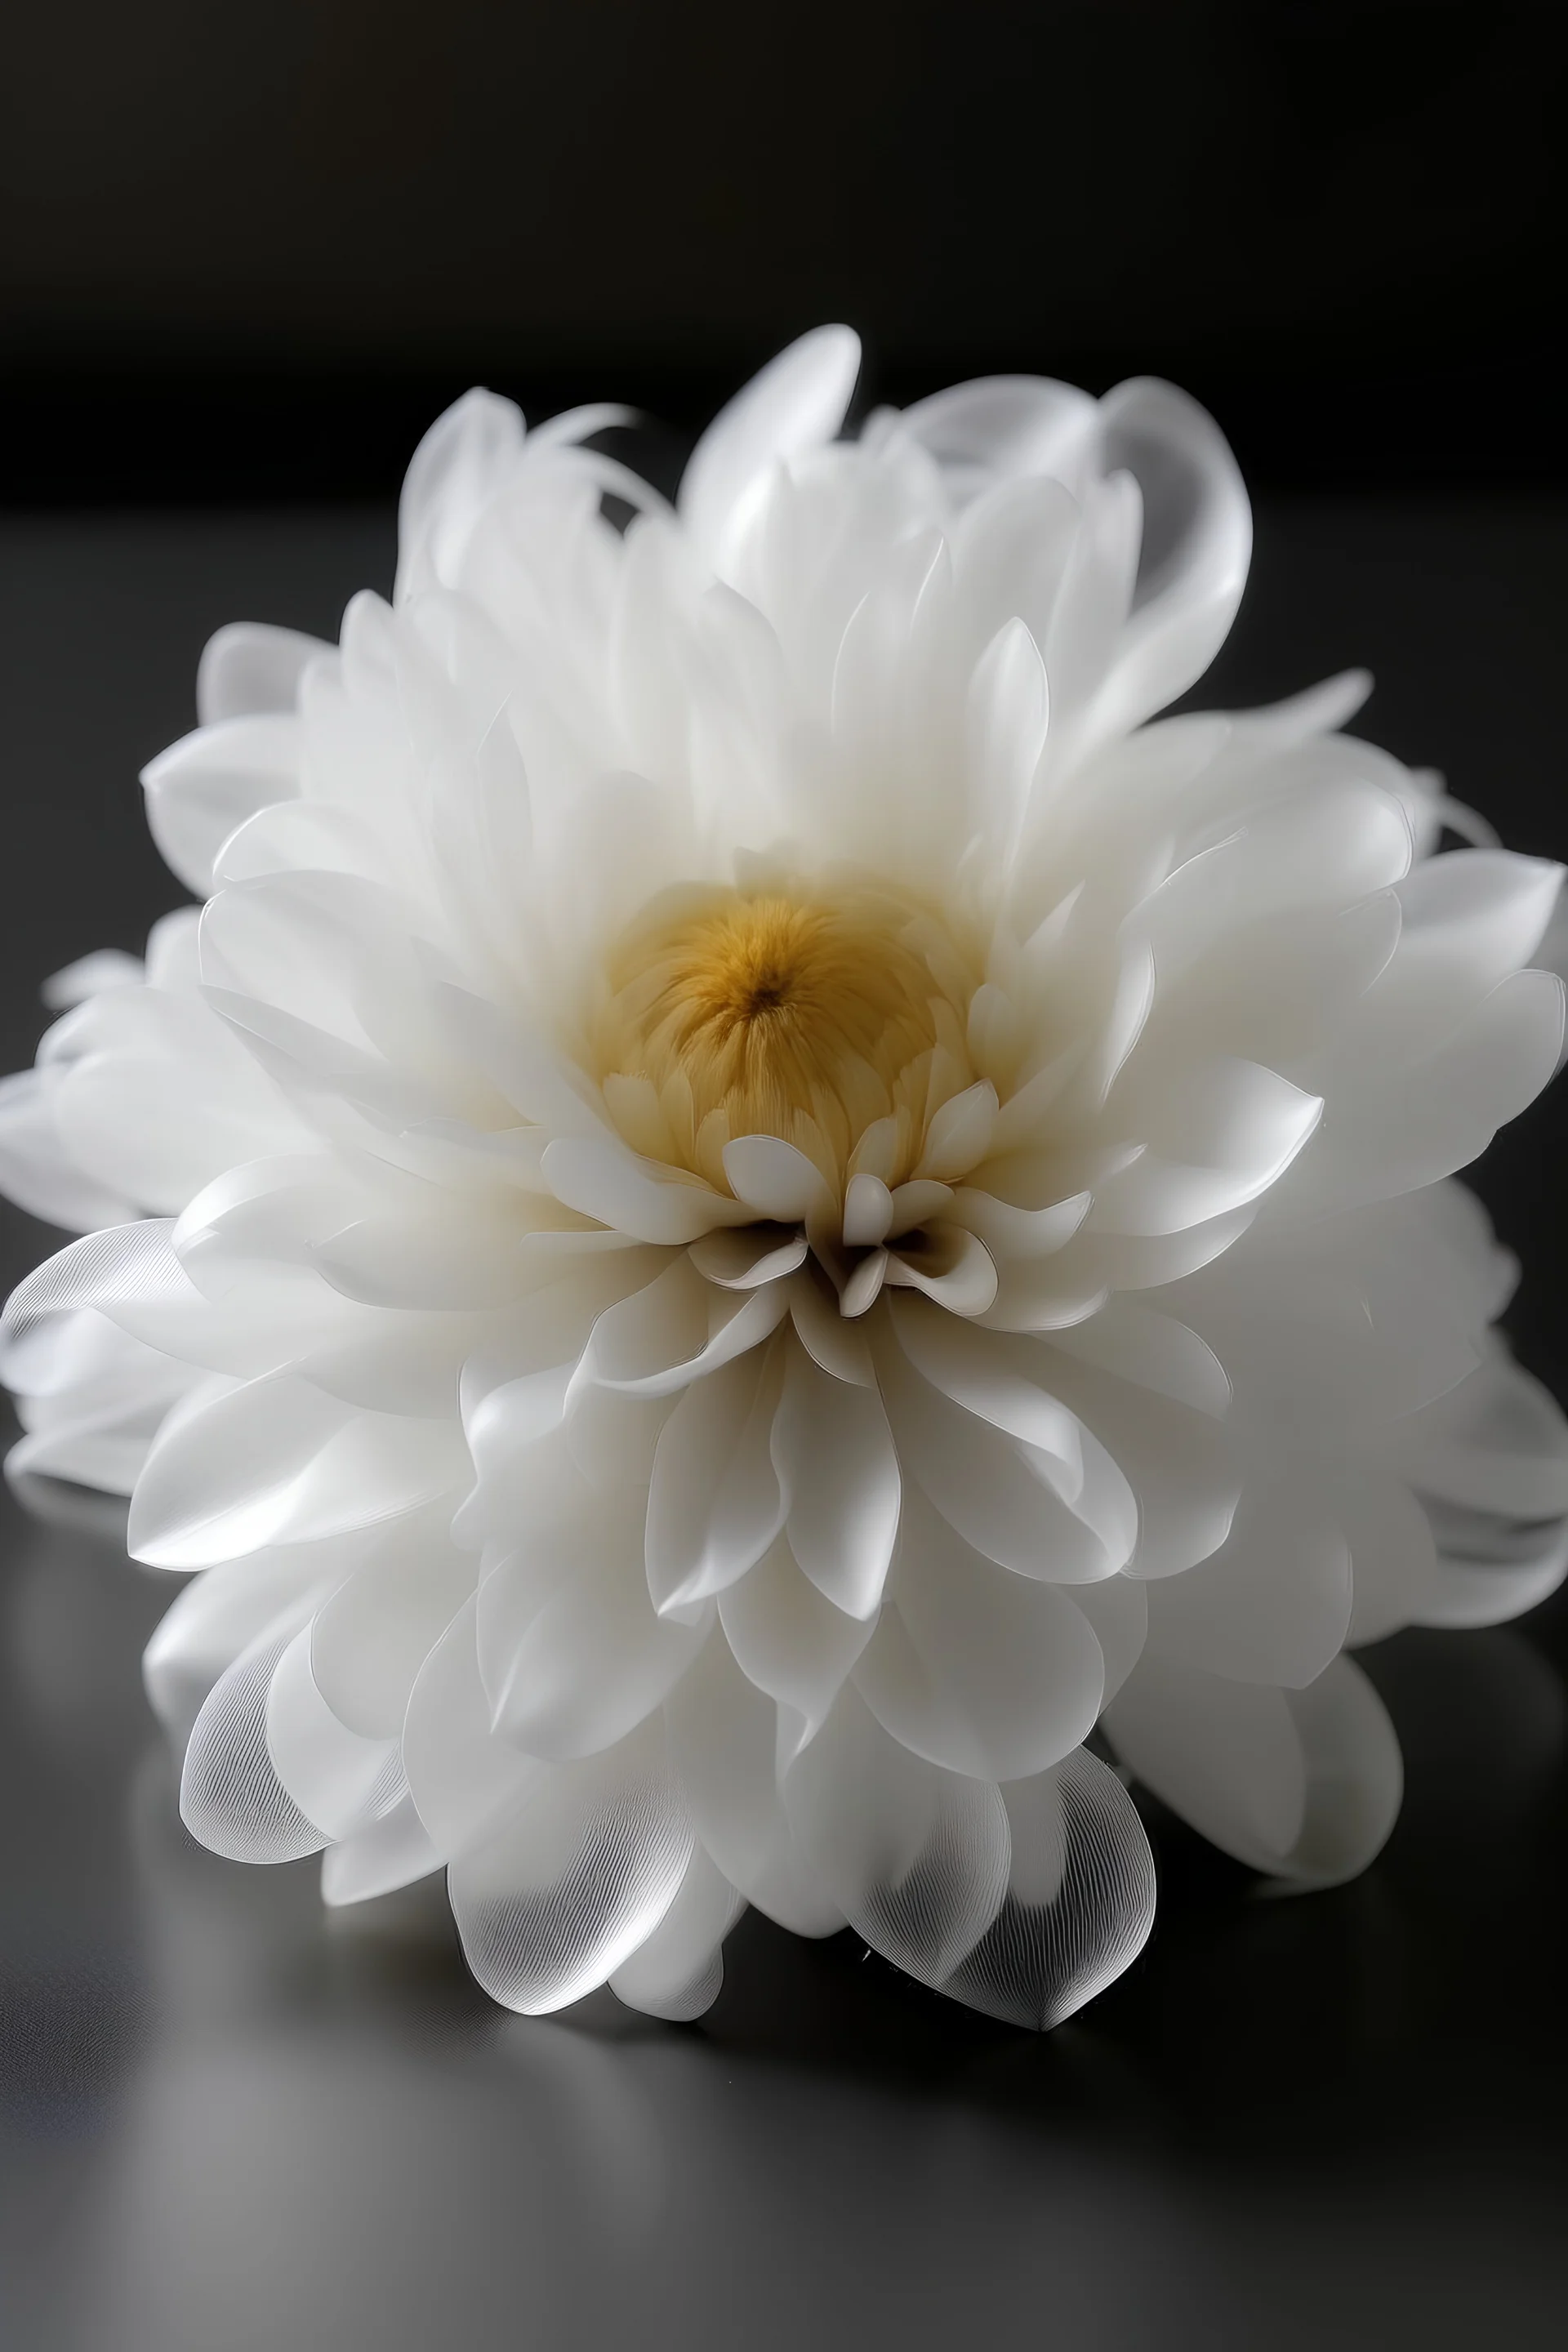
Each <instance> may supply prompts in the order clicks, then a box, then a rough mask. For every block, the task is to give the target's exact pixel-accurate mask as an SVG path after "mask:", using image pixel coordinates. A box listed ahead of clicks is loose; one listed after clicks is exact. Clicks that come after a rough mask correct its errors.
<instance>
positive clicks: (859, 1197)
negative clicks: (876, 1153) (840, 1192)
mask: <svg viewBox="0 0 1568 2352" xmlns="http://www.w3.org/2000/svg"><path fill="white" fill-rule="evenodd" d="M892 1222H893V1196H892V1194H891V1193H890V1192H889V1190H888V1188H887V1186H886V1185H885V1184H884V1183H883V1181H882V1180H881V1178H880V1177H879V1176H873V1175H871V1174H869V1173H868V1171H866V1170H864V1169H862V1170H861V1171H860V1172H859V1174H858V1175H856V1176H851V1178H850V1179H849V1182H848V1185H847V1188H846V1191H845V1194H844V1246H845V1247H846V1249H875V1248H876V1246H877V1244H879V1242H883V1241H886V1239H887V1237H888V1234H889V1229H890V1228H891V1225H892Z"/></svg>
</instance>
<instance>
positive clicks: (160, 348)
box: [0, 0, 1568, 499]
mask: <svg viewBox="0 0 1568 2352" xmlns="http://www.w3.org/2000/svg"><path fill="white" fill-rule="evenodd" d="M1557 13H1558V12H1556V11H1555V10H1553V9H1552V8H1551V7H1549V6H1547V5H1545V0H1264V5H1258V0H751V5H745V6H741V5H736V0H246V5H244V6H233V5H230V6H214V5H212V0H137V5H134V6H131V7H128V6H126V5H124V0H52V5H48V6H31V7H26V8H16V9H13V10H12V11H11V12H10V15H9V18H8V21H7V26H6V41H5V71H4V75H3V77H0V493H3V494H5V495H7V496H10V497H12V498H32V499H60V498H74V499H83V498H98V497H103V496H110V497H113V496H123V495H126V494H127V493H128V492H135V493H138V494H140V495H142V496H144V497H152V496H158V497H163V496H167V495H169V494H171V493H177V494H179V495H182V496H187V497H192V496H206V497H211V496H227V497H235V496H239V495H245V494H255V493H257V492H258V491H265V492H266V493H267V494H268V495H284V496H287V495H290V494H292V495H299V494H300V492H301V491H304V490H310V491H312V492H316V493H320V494H321V495H323V496H342V495H343V494H344V493H345V492H351V493H352V492H354V491H365V492H378V491H382V490H386V489H390V488H392V487H393V485H394V484H395V480H396V476H397V471H398V468H399V467H400V466H401V464H402V462H403V460H404V457H405V455H406V452H407V449H408V447H409V446H411V443H412V440H413V437H414V435H415V434H416V432H417V431H418V430H419V429H420V427H421V426H422V425H423V424H424V423H425V421H426V419H427V418H428V417H429V416H430V415H434V414H435V413H436V411H437V409H438V408H439V407H441V406H444V405H445V404H446V402H447V400H448V399H450V398H452V397H453V396H454V395H455V394H457V393H458V392H460V391H462V390H463V389H464V388H465V387H466V386H467V385H468V383H473V382H476V381H486V382H490V383H495V384H496V385H497V386H498V388H499V389H501V390H505V391H512V390H521V391H523V392H526V393H527V394H530V396H531V397H533V398H535V399H537V400H538V401H540V402H541V403H542V404H543V405H545V406H547V407H559V406H563V405H564V404H566V403H567V401H568V400H570V399H574V398H579V397H589V398H595V399H602V398H604V397H605V396H606V394H615V395H616V396H618V397H621V398H624V399H630V400H636V401H639V402H641V403H643V404H645V405H647V406H648V407H650V408H651V409H652V410H654V411H655V412H656V413H658V415H664V416H667V417H668V418H670V419H671V420H672V421H673V422H675V423H676V424H678V425H682V426H687V427H691V426H695V425H697V424H698V423H700V420H701V417H702V415H704V414H705V413H707V412H708V411H710V409H711V408H712V407H713V406H714V405H716V404H717V402H718V400H719V399H720V398H721V396H722V394H723V393H724V391H725V390H726V389H728V388H729V387H730V386H731V384H733V383H735V382H737V381H738V380H739V379H740V378H741V377H742V375H744V374H745V373H749V372H750V370H751V369H752V367H754V366H755V365H756V364H757V363H758V362H760V361H761V360H762V359H763V358H764V357H765V356H766V354H767V353H768V352H770V351H771V350H773V348H775V347H776V346H777V345H778V344H779V343H781V342H783V341H786V340H787V339H788V338H789V337H790V336H791V335H795V334H798V333H799V332H801V331H802V330H803V329H805V328H806V327H809V326H812V325H815V324H816V322H817V320H820V319H823V318H828V317H845V318H848V319H850V320H853V321H854V322H855V324H856V325H858V327H859V328H861V330H862V331H864V333H865V335H866V337H867V341H868V348H869V351H870V353H871V364H872V369H873V381H874V383H875V384H876V386H877V388H878V389H879V391H880V392H881V393H883V394H885V395H886V396H888V397H889V398H893V399H898V400H902V399H904V398H905V397H907V396H908V395H909V394H910V393H911V392H912V391H914V390H916V389H917V388H929V387H930V386H931V384H933V383H942V382H952V381H956V380H957V379H958V378H959V377H961V376H963V375H964V374H971V373H981V372H984V371H986V370H989V369H997V368H1000V369H1015V368H1034V369H1039V370H1043V371H1045V372H1047V373H1057V374H1062V375H1066V376H1068V377H1069V378H1070V379H1071V380H1072V381H1074V382H1075V383H1086V384H1089V386H1090V387H1091V388H1092V389H1094V390H1096V391H1099V390H1102V389H1103V388H1104V387H1105V386H1106V385H1107V384H1109V383H1112V382H1114V381H1115V380H1116V379H1117V378H1118V377H1119V376H1121V375H1124V374H1128V373H1135V372H1138V371H1141V370H1152V371H1154V372H1156V373H1163V374H1168V375H1173V376H1175V377H1178V378H1179V379H1180V380H1181V381H1182V382H1183V383H1186V384H1188V385H1189V386H1190V387H1191V388H1192V390H1193V391H1194V392H1195V393H1196V394H1198V395H1199V396H1200V397H1201V398H1204V399H1206V400H1207V401H1208V403H1209V404H1210V405H1211V406H1213V407H1215V409H1216V410H1218V411H1220V412H1221V413H1223V414H1224V415H1225V417H1226V423H1227V426H1228V429H1229V431H1230V433H1231V434H1232V436H1234V438H1235V440H1236V444H1237V448H1238V450H1239V452H1240V455H1241V457H1242V460H1243V463H1244V464H1245V466H1246V467H1247V473H1248V476H1249V478H1252V479H1255V480H1266V481H1268V482H1271V483H1284V484H1301V483H1307V482H1310V483H1313V484H1320V485H1323V486H1332V485H1335V484H1341V483H1344V482H1346V481H1349V480H1352V479H1353V480H1355V481H1356V482H1358V483H1363V484H1367V485H1373V486H1375V485H1379V484H1386V483H1390V482H1394V481H1400V482H1414V481H1421V482H1426V483H1431V484H1448V485H1451V484H1453V483H1454V482H1456V481H1458V480H1465V481H1468V482H1472V483H1475V484H1477V485H1485V484H1488V483H1491V482H1495V481H1497V480H1499V479H1501V478H1508V479H1509V480H1510V481H1512V482H1514V483H1516V484H1518V485H1521V486H1527V487H1530V488H1534V487H1536V486H1538V485H1539V483H1540V481H1541V479H1542V473H1543V469H1549V470H1550V471H1551V473H1552V475H1553V477H1554V478H1556V479H1557V480H1558V481H1562V480H1563V435H1562V429H1561V426H1562V420H1561V415H1560V400H1559V392H1558V386H1559V378H1558V376H1557V373H1556V371H1555V369H1554V367H1553V366H1552V350H1553V345H1554V341H1555V338H1556V333H1557V328H1558V320H1557V311H1558V309H1559V307H1560V306H1559V300H1558V296H1559V292H1560V289H1561V286H1562V283H1563V274H1564V264H1565V262H1568V250H1565V247H1568V239H1565V237H1564V208H1563V142H1562V140H1561V138H1560V137H1559V136H1557V135H1556V134H1557V130H1558V126H1559V125H1560V123H1561V121H1562V115H1563V95H1564V93H1563V82H1562V77H1561V73H1560V70H1559V69H1558V68H1557V67H1556V64H1555V60H1554V58H1553V56H1552V32H1553V30H1554V27H1555V19H1556V16H1557Z"/></svg>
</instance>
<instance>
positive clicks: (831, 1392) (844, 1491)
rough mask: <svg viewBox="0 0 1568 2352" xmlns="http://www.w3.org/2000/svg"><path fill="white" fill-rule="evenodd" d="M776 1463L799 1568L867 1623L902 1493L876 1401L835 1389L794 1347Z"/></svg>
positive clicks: (838, 1384)
mask: <svg viewBox="0 0 1568 2352" xmlns="http://www.w3.org/2000/svg"><path fill="white" fill-rule="evenodd" d="M773 1461H774V1464H775V1465H776V1466H777V1469H778V1474H779V1477H780V1480H781V1482H782V1484H783V1486H784V1493H785V1495H786V1496H787V1497H788V1501H789V1517H788V1522H787V1525H788V1532H789V1540H790V1548H791V1549H792V1550H793V1552H794V1554H795V1559H797V1560H798V1561H799V1563H800V1566H801V1568H802V1569H803V1570H804V1571H805V1574H806V1575H807V1576H808V1577H809V1578H810V1579H811V1580H812V1582H813V1584H815V1585H816V1588H817V1590H818V1591H820V1592H822V1593H823V1594H824V1595H825V1596H826V1599H827V1600H829V1601H832V1602H833V1604H834V1606H835V1607H836V1608H838V1609H842V1610H844V1611H846V1612H847V1614H848V1615H849V1616H851V1617H860V1618H866V1617H869V1616H871V1615H872V1614H873V1613H874V1612H875V1610H876V1607H877V1603H878V1601H879V1599H880V1597H881V1591H882V1584H883V1580H884V1579H885V1578H886V1576H887V1573H888V1563H889V1560H890V1559H891V1558H892V1552H893V1538H894V1536H895V1534H896V1532H897V1529H898V1524H899V1497H900V1477H899V1465H898V1460H897V1457H896V1455H895V1454H894V1451H893V1441H892V1437H891V1434H890V1433H889V1428H888V1417H887V1414H886V1413H885V1412H883V1410H882V1403H881V1400H880V1398H879V1396H878V1395H877V1393H876V1391H874V1390H871V1389H862V1388H850V1387H848V1386H847V1385H846V1384H845V1383H844V1382H843V1381H835V1380H834V1379H833V1378H832V1377H831V1375H830V1374H828V1373H826V1372H824V1371H823V1370H821V1369H820V1367H819V1366H818V1365H817V1364H816V1363H815V1362H813V1360H812V1359H811V1358H810V1357H809V1356H808V1355H807V1354H806V1352H805V1349H802V1348H794V1347H792V1348H791V1349H790V1350H789V1358H788V1363H787V1367H786V1370H785V1372H784V1395H783V1398H782V1400H781V1402H780V1404H779V1409H778V1413H777V1415H776V1417H775V1419H774V1422H773Z"/></svg>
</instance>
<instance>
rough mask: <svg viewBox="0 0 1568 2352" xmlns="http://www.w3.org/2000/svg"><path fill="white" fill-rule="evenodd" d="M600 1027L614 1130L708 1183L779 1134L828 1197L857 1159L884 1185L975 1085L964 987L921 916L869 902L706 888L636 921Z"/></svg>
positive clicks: (850, 894)
mask: <svg viewBox="0 0 1568 2352" xmlns="http://www.w3.org/2000/svg"><path fill="white" fill-rule="evenodd" d="M610 978H611V994H610V998H609V1002H608V1003H607V1006H606V1007H605V1013H604V1016H603V1019H602V1022H601V1026H600V1034H599V1040H598V1058H599V1066H600V1070H601V1073H602V1083H603V1085H604V1090H605V1100H606V1103H607V1104H608V1107H609V1109H610V1112H611V1115H612V1117H613V1118H615V1119H616V1124H617V1125H618V1126H619V1128H620V1129H621V1131H622V1133H623V1134H624V1135H625V1136H626V1139H627V1141H628V1142H630V1143H631V1144H632V1145H633V1146H634V1148H635V1149H637V1150H639V1151H642V1152H644V1153H646V1154H647V1156H649V1157H651V1158H655V1159H658V1160H665V1161H667V1162H668V1163H670V1164H673V1165H677V1166H680V1167H684V1168H686V1169H689V1171H691V1172H692V1173H693V1174H696V1175H699V1176H701V1177H703V1178H705V1179H706V1180H707V1181H710V1182H713V1183H716V1184H722V1183H723V1181H724V1178H723V1169H722V1153H723V1150H724V1147H725V1145H726V1144H727V1143H728V1142H730V1141H731V1139H733V1138H735V1137H738V1136H743V1135H770V1136H776V1137H778V1138H779V1139H782V1140H783V1141H784V1142H787V1143H790V1144H793V1145H794V1146H795V1148H796V1149H797V1150H801V1151H803V1152H805V1155H806V1157H807V1158H808V1159H810V1160H812V1161H813V1162H814V1164H815V1165H816V1168H817V1169H818V1170H819V1171H820V1173H821V1174H822V1176H823V1177H824V1179H825V1181H826V1183H827V1184H828V1185H829V1187H830V1188H831V1190H832V1191H833V1192H835V1193H836V1194H837V1196H838V1197H839V1198H840V1199H842V1197H843V1193H844V1190H845V1187H846V1186H847V1183H848V1181H849V1180H850V1177H851V1176H852V1174H853V1173H854V1172H855V1168H856V1165H857V1163H858V1156H859V1157H860V1158H862V1159H863V1158H864V1157H865V1156H866V1152H867V1151H868V1150H869V1152H870V1154H871V1155H872V1157H873V1158H874V1160H875V1166H876V1172H877V1174H878V1175H879V1177H880V1178H881V1180H882V1181H884V1182H889V1183H894V1184H896V1183H899V1182H901V1181H904V1180H905V1179H907V1178H908V1177H909V1176H910V1175H911V1174H912V1173H913V1171H914V1170H915V1168H916V1166H917V1165H918V1163H919V1160H920V1158H921V1150H922V1148H923V1144H924V1139H925V1136H926V1132H927V1129H928V1128H929V1125H930V1122H931V1118H932V1117H933V1116H934V1114H935V1112H936V1111H937V1110H938V1109H939V1108H941V1106H942V1103H943V1102H944V1101H947V1100H949V1099H951V1097H952V1095H953V1094H955V1093H957V1092H960V1091H962V1089H963V1088H964V1087H967V1086H968V1085H970V1084H971V1083H972V1082H973V1069H972V1067H971V1064H970V1057H969V1053H968V1048H967V1044H966V1038H965V1019H966V1014H967V1010H968V1005H969V1002H970V999H971V998H972V997H973V993H974V990H975V987H976V984H977V980H978V974H977V973H975V972H974V971H973V970H972V968H971V967H970V965H969V963H968V961H967V960H966V959H965V958H964V957H963V954H962V953H961V952H960V950H958V948H957V947H956V945H955V944H954V942H953V940H952V937H951V934H950V933H949V931H948V930H947V929H946V928H945V926H943V925H942V924H941V923H940V922H939V921H938V920H937V919H935V918H934V917H933V916H931V915H930V914H928V913H926V912H925V911H924V910H923V909H921V908H918V907H916V906H913V905H911V904H910V903H909V902H908V901H905V900H902V899H900V898H897V897H894V896H891V895H889V894H888V893H886V892H883V891H880V890H873V889H850V890H846V891H839V892H836V893H833V894H831V895H829V894H826V893H816V892H813V891H808V890H799V889H784V888H779V887H772V888H764V889H759V890H757V891H754V892H751V893H746V892H742V891H737V890H715V891H713V892H711V893H709V894H706V895H705V896H704V897H703V898H702V899H701V900H700V901H699V902H697V903H695V904H694V903H692V901H691V899H690V898H684V900H683V903H682V904H681V905H680V906H679V908H675V909H673V910H672V909H671V908H669V907H668V905H665V906H663V907H656V908H653V909H650V910H649V912H648V914H647V916H645V918H644V919H642V921H641V922H639V923H638V924H637V925H636V926H634V928H633V930H632V932H631V934H630V935H629V936H628V937H627V938H626V940H624V941H623V942H622V945H621V948H620V950H619V952H618V954H617V956H616V961H615V964H614V966H613V969H612V971H611V975H610Z"/></svg>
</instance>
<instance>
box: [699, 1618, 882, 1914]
mask: <svg viewBox="0 0 1568 2352" xmlns="http://www.w3.org/2000/svg"><path fill="white" fill-rule="evenodd" d="M665 1714H666V1718H667V1721H668V1727H669V1740H670V1751H671V1754H672V1755H673V1757H674V1759H675V1762H676V1768H677V1769H678V1771H679V1775H680V1786H681V1791H682V1795H683V1797H684V1799H685V1802H686V1806H687V1810H688V1811H689V1814H690V1817H691V1820H692V1822H693V1824H694V1826H695V1828H696V1831H697V1834H698V1836H699V1838H700V1840H701V1842H702V1844H703V1846H704V1848H705V1849H706V1851H707V1852H708V1853H709V1854H710V1856H711V1857H712V1859H713V1861H714V1862H715V1863H716V1864H717V1865H718V1867H719V1869H720V1870H721V1872H722V1873H723V1874H724V1876H725V1877H726V1878H727V1879H728V1880H729V1881H730V1883H731V1885H733V1886H735V1887H737V1888H739V1890H740V1892H741V1893H742V1895H744V1896H745V1898H746V1900H747V1901H748V1902H749V1903H752V1904H754V1905H755V1906H756V1907H757V1909H758V1910H759V1911H763V1912H765V1913H766V1914H767V1916H768V1917H769V1918H770V1919H776V1920H777V1921H778V1922H779V1924H780V1926H781V1927H788V1928H790V1929H791V1930H792V1931H793V1932H794V1933H795V1935H798V1936H831V1935H832V1934H833V1933H834V1932H835V1930H836V1929H837V1928H839V1927H842V1926H843V1924H844V1915H843V1913H842V1912H841V1911H839V1910H838V1909H837V1908H836V1907H835V1906H834V1904H833V1902H832V1901H831V1899H830V1898H829V1897H828V1896H827V1895H826V1894H825V1892H824V1891H823V1889H822V1887H821V1886H820V1885H819V1884H818V1883H817V1881H816V1875H815V1873H814V1872H813V1871H812V1870H811V1868H810V1866H809V1865H808V1864H806V1862H805V1858H804V1857H803V1856H802V1855H801V1853H799V1852H798V1850H797V1848H796V1845H795V1835H794V1832H793V1831H792V1830H791V1828H790V1826H789V1822H788V1820H787V1819H786V1817H785V1814H784V1807H783V1805H782V1803H781V1801H780V1798H779V1790H778V1780H777V1774H776V1759H777V1749H778V1727H777V1717H778V1710H777V1708H776V1706H774V1705H773V1701H772V1700H771V1699H768V1698H766V1697H764V1696H763V1693H762V1692H761V1691H760V1690H758V1689H757V1688H756V1687H755V1686H754V1685H752V1683H750V1682H748V1681H747V1679H746V1677H745V1675H743V1674H742V1672H741V1669H740V1668H739V1666H738V1665H737V1664H735V1661H734V1658H733V1657H732V1656H731V1652H730V1646H729V1643H727V1642H725V1641H723V1640H721V1639H715V1640H712V1641H710V1643H708V1646H707V1648H706V1649H705V1650H704V1651H703V1653H702V1655H701V1656H700V1658H699V1660H698V1662H697V1664H696V1665H695V1666H694V1667H693V1668H692V1670H691V1672H690V1673H689V1675H687V1676H686V1677H685V1679H684V1680H683V1681H682V1682H681V1683H680V1684H679V1686H678V1688H677V1689H676V1690H675V1691H674V1692H672V1694H671V1696H670V1698H669V1701H668V1706H666V1709H665Z"/></svg>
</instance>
